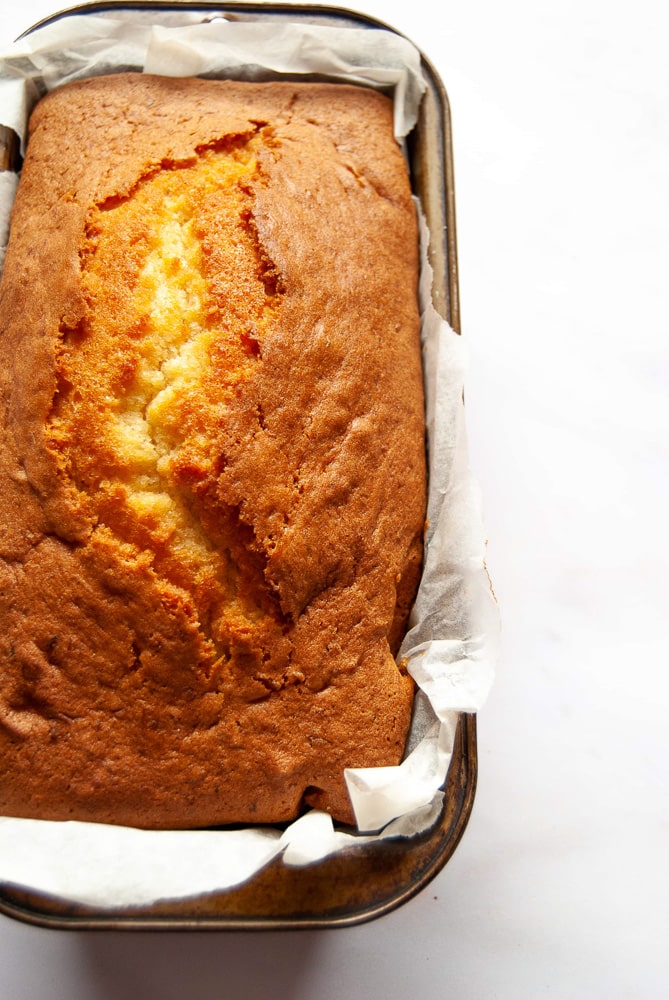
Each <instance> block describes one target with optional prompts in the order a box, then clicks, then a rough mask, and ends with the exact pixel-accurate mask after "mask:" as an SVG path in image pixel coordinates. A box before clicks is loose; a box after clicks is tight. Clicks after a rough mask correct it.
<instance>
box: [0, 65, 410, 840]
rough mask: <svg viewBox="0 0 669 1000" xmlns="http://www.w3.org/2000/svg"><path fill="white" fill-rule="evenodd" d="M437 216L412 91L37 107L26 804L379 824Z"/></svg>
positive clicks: (82, 88) (214, 93)
mask: <svg viewBox="0 0 669 1000" xmlns="http://www.w3.org/2000/svg"><path fill="white" fill-rule="evenodd" d="M416 281H417V237H416V226H415V218H414V211H413V207H412V203H411V198H410V188H409V183H408V178H407V174H406V169H405V166H404V162H403V159H402V157H401V154H400V151H399V149H398V147H397V145H396V144H395V142H394V139H393V138H392V109H391V105H390V102H389V101H387V99H386V98H384V97H381V96H380V95H378V94H376V93H374V92H372V91H369V90H364V89H361V88H354V87H348V86H341V85H321V84H313V85H310V84H306V85H295V84H292V83H277V84H271V85H265V84H238V83H232V82H218V81H216V82H214V81H203V80H181V79H163V78H157V77H149V76H143V75H135V74H121V75H118V76H115V77H102V78H97V79H92V80H88V81H85V82H82V83H77V84H71V85H68V86H66V87H63V88H61V89H60V90H57V91H55V92H54V93H53V94H51V95H50V96H49V97H48V98H46V99H44V100H43V101H42V102H40V104H39V105H38V106H37V108H36V110H35V112H34V114H33V118H32V121H31V136H30V141H29V145H28V154H27V158H26V162H25V165H24V171H23V176H22V179H21V185H20V192H19V196H18V198H17V201H16V205H15V209H14V213H13V217H12V228H11V236H10V245H9V248H8V251H7V257H6V263H5V271H4V274H3V279H2V284H1V285H0V335H1V336H2V346H3V357H4V358H5V359H6V361H5V367H4V369H3V371H2V375H1V379H0V419H2V425H3V433H2V445H1V447H0V556H1V557H2V560H1V561H0V814H5V815H29V816H37V817H42V818H54V819H64V818H78V819H87V820H95V821H103V822H114V823H125V824H132V825H139V826H146V827H165V826H167V827H189V826H193V827H194V826H208V825H215V824H224V823H247V822H262V823H265V822H280V821H284V820H288V819H290V818H292V817H294V816H295V815H296V814H297V813H298V812H299V810H300V808H302V806H303V805H304V804H305V803H307V804H310V805H315V806H318V807H319V808H324V809H327V810H328V811H330V812H331V813H332V814H333V815H334V816H336V817H337V818H339V819H341V820H343V821H345V822H347V821H351V819H352V815H351V811H350V805H349V802H348V798H347V795H346V791H345V786H344V782H343V769H344V767H347V766H348V767H356V766H375V765H385V764H390V763H396V762H397V761H398V760H399V759H400V757H401V754H402V750H403V746H404V740H405V736H406V730H407V726H408V720H409V715H410V707H411V698H412V684H411V681H410V679H409V678H408V677H407V676H406V675H405V674H404V673H403V672H402V671H401V670H400V669H398V667H397V666H396V664H395V661H394V659H393V656H394V653H395V652H396V650H397V646H398V643H399V640H400V637H401V635H402V632H403V630H404V627H405V621H406V616H407V614H408V609H409V606H410V603H411V601H412V599H413V594H414V592H415V588H416V584H417V579H418V574H419V570H420V559H421V551H422V525H423V518H424V496H425V466H424V443H423V436H424V426H423V401H422V379H421V368H420V350H419V343H418V314H417V304H416Z"/></svg>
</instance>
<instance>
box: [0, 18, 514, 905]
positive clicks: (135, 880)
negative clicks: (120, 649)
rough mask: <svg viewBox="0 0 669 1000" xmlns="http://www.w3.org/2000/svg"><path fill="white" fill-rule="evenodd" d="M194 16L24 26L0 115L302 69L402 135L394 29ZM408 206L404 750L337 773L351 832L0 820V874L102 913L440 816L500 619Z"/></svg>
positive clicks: (404, 123)
mask: <svg viewBox="0 0 669 1000" xmlns="http://www.w3.org/2000/svg"><path fill="white" fill-rule="evenodd" d="M204 16H205V15H203V13H202V12H196V11H187V10H184V11H178V12H173V13H170V14H165V15H163V16H162V17H160V16H159V15H158V13H157V12H135V15H134V17H133V16H131V12H130V13H129V12H124V15H123V18H122V19H120V18H119V16H118V15H115V14H114V13H113V12H112V13H107V14H100V15H85V16H84V15H77V16H69V17H67V18H63V19H62V20H59V21H57V22H55V23H54V24H51V25H48V26H46V27H44V28H42V29H40V30H38V31H36V32H33V33H31V34H30V36H29V37H28V38H27V39H25V40H23V41H20V42H18V43H15V44H14V45H12V46H9V47H8V48H6V49H5V50H0V123H2V124H5V125H9V126H10V127H12V128H14V130H15V131H16V132H17V133H18V134H19V135H20V136H21V139H22V143H25V135H26V124H27V118H28V115H29V113H30V110H31V109H32V107H33V106H34V104H35V102H36V101H37V100H38V99H39V97H40V96H41V95H42V94H44V93H45V92H46V91H48V90H50V89H52V88H53V87H56V86H59V85H60V84H62V83H64V82H67V81H69V80H72V79H76V78H79V77H85V76H91V75H99V74H101V73H108V72H114V71H118V70H119V69H129V68H130V69H139V70H143V71H145V72H151V73H159V74H163V75H172V76H180V75H212V76H225V75H228V76H233V77H236V78H242V79H258V78H260V79H270V78H273V77H277V76H281V75H285V74H288V75H290V76H293V77H297V78H299V77H301V76H303V75H314V74H315V75H317V76H319V77H321V78H323V77H324V78H329V79H345V80H347V81H348V82H357V83H363V84H369V85H372V86H377V87H380V88H382V89H384V90H386V91H388V92H391V93H392V94H393V98H394V107H395V132H396V135H397V138H398V140H399V141H400V142H401V141H402V140H403V139H404V137H405V136H406V135H407V134H408V132H409V131H410V130H411V128H412V127H413V125H414V123H415V121H416V116H417V112H418V106H419V103H420V98H421V95H422V93H423V90H424V86H425V85H424V81H423V77H422V72H421V68H420V56H419V53H418V52H417V51H416V49H415V48H414V47H413V46H412V45H411V44H410V43H409V42H408V41H406V40H405V39H404V38H402V37H400V36H397V35H395V34H394V33H393V32H390V31H384V30H382V29H378V30H377V29H367V28H348V27H345V28H339V27H330V26H321V25H306V24H304V23H301V22H300V21H296V22H294V23H293V22H291V23H286V22H283V21H282V22H281V23H280V24H277V23H276V22H271V21H268V22H267V23H264V22H257V21H254V22H236V21H232V22H228V21H226V20H225V19H224V18H222V17H217V18H215V19H214V20H203V17H204ZM158 20H159V23H154V21H156V22H157V21H158ZM14 193H15V181H14V178H13V177H10V175H7V174H1V173H0V267H1V266H2V257H3V255H4V251H3V249H2V248H3V247H4V245H5V241H6V235H7V229H8V217H9V209H10V206H11V202H12V200H13V197H14ZM417 208H418V211H419V215H420V216H421V242H422V248H423V254H422V257H423V266H422V272H421V285H420V301H421V313H422V319H423V326H422V336H423V345H424V362H425V365H424V367H425V385H426V400H427V404H426V405H427V424H428V460H429V474H430V479H429V484H430V485H429V496H428V531H427V538H426V552H425V567H424V572H423V578H422V582H421V586H420V590H419V593H418V597H417V600H416V604H415V607H414V610H413V612H412V616H411V619H410V628H409V631H408V634H407V635H406V637H405V640H404V643H403V645H402V649H401V650H400V653H399V656H400V657H404V658H406V660H407V662H408V668H409V671H410V673H411V674H412V676H413V677H414V679H415V680H416V683H417V685H418V693H417V695H416V701H415V709H414V719H413V724H412V730H411V733H410V738H409V743H408V752H407V756H406V758H405V760H404V761H403V763H402V764H400V765H399V767H385V768H365V769H355V770H349V771H347V772H346V780H347V784H348V788H349V793H350V796H351V800H352V802H353V806H354V809H355V814H356V817H357V823H358V831H359V832H358V833H355V834H352V833H350V832H344V831H343V830H337V829H335V828H334V826H333V823H332V820H331V819H330V817H329V816H328V815H326V814H324V813H321V812H317V811H312V812H310V813H308V814H307V815H306V816H303V817H301V818H300V819H299V820H297V821H296V822H295V823H293V824H291V825H290V826H289V827H288V829H287V830H286V831H285V832H282V831H280V830H274V829H267V828H249V829H247V830H241V831H240V830H235V831H229V830H223V831H165V832H154V831H150V832H149V831H142V830H134V829H128V828H123V827H115V826H106V825H103V824H86V823H76V822H70V823H52V822H46V821H33V820H20V819H12V818H7V817H0V883H2V882H5V883H12V884H15V885H20V886H24V887H27V888H31V889H36V890H39V891H43V892H46V893H49V894H51V895H54V896H56V897H59V898H62V899H65V900H69V901H72V902H77V903H83V904H88V905H92V906H95V907H96V908H99V909H104V908H117V907H126V906H141V905H146V904H149V903H152V902H154V901H156V900H158V899H175V898H182V897H188V896H195V895H200V894H202V893H206V892H212V891H216V890H220V889H224V888H227V887H231V886H233V885H236V884H239V883H240V882H242V881H244V880H246V879H247V878H249V877H250V876H251V875H252V874H253V873H254V872H256V871H258V870H259V869H260V868H262V867H263V866H264V865H265V864H267V863H268V862H269V861H270V860H271V859H272V858H274V857H275V856H277V855H278V854H281V855H282V857H283V861H284V863H285V864H289V865H304V864H310V863H313V862H315V861H317V860H319V859H321V858H323V857H325V856H327V855H328V854H331V853H333V852H336V851H339V850H342V849H343V848H345V847H347V846H349V845H350V844H351V843H366V842H369V841H371V840H374V839H377V838H387V837H410V836H413V835H415V834H416V833H418V832H422V831H424V830H426V829H429V828H430V826H432V825H433V824H434V823H435V822H436V820H437V819H438V817H439V813H440V808H441V802H442V797H443V795H442V792H441V791H440V789H441V786H442V785H443V782H444V780H445V778H446V775H447V772H448V766H449V763H450V759H451V754H452V750H453V740H454V735H455V729H456V725H457V721H458V715H459V713H460V712H477V711H478V710H479V709H480V708H481V707H482V706H483V704H484V701H485V699H486V696H487V694H488V691H489V689H490V686H491V684H492V682H493V676H494V664H495V660H496V656H497V641H498V629H499V626H498V617H497V609H496V605H495V601H494V598H493V595H492V593H491V589H490V585H489V580H488V576H487V572H486V569H485V562H484V559H485V534H484V530H483V526H482V520H481V513H480V498H479V492H478V489H477V486H476V483H475V481H474V479H473V477H472V475H471V473H470V470H469V465H468V459H467V445H466V432H465V419H464V407H463V383H464V378H465V369H466V358H465V345H464V343H463V340H462V338H461V337H460V336H458V335H457V334H455V333H454V332H453V331H452V330H451V329H450V327H449V326H448V324H446V323H445V322H444V321H443V320H442V319H441V317H440V316H439V315H438V313H437V312H436V310H435V309H434V307H433V305H432V302H431V295H430V289H431V277H432V275H431V271H430V267H429V264H428V263H427V255H426V252H425V251H426V246H427V239H428V234H427V230H426V227H425V224H424V222H423V220H422V214H421V213H420V206H419V205H418V206H417Z"/></svg>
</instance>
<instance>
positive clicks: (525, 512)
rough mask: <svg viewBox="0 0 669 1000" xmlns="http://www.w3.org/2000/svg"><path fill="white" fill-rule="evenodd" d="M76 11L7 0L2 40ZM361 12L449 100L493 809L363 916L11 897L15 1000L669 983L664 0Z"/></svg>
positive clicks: (6, 933)
mask: <svg viewBox="0 0 669 1000" xmlns="http://www.w3.org/2000/svg"><path fill="white" fill-rule="evenodd" d="M348 6H349V7H350V6H351V5H348ZM56 7H57V5H54V4H53V3H52V2H50V0H24V2H22V3H21V4H17V5H11V9H10V8H9V7H8V5H6V4H3V5H2V8H1V9H0V40H2V41H8V40H10V39H12V38H13V37H15V36H16V35H17V34H18V33H19V32H20V31H21V30H23V29H24V28H26V27H28V26H29V25H30V24H32V23H33V22H35V21H36V20H38V19H39V18H40V17H42V16H44V15H45V14H47V13H50V12H52V11H53V10H54V9H56ZM357 9H360V10H362V11H363V12H365V13H368V14H371V15H373V16H376V17H378V18H380V19H382V20H384V21H385V22H386V23H388V24H390V25H392V26H394V27H395V28H397V29H399V30H400V31H402V32H404V33H405V34H407V35H408V36H409V37H410V38H412V39H413V40H414V41H415V42H416V43H417V44H418V45H419V47H421V48H422V49H423V51H424V52H425V54H426V55H427V56H428V57H429V58H430V59H431V61H432V62H433V63H434V65H435V66H436V68H437V69H438V71H439V73H440V75H441V76H442V78H443V80H444V82H445V84H446V87H447V90H448V92H449V96H450V100H451V104H452V110H453V118H454V129H455V157H456V190H457V207H458V232H459V258H460V289H461V296H462V313H463V331H464V336H465V338H466V341H467V343H468V347H469V352H470V358H471V362H470V374H469V379H468V384H467V407H468V416H469V433H470V441H471V458H472V465H473V467H474V470H475V472H476V475H477V476H478V478H479V481H480V483H481V486H482V490H483V495H484V502H485V512H486V522H487V527H488V533H489V536H490V543H489V565H490V570H491V573H492V576H493V579H494V583H495V588H496V591H497V595H498V598H499V601H500V605H501V608H502V616H503V623H504V630H503V652H502V657H501V660H500V663H499V667H498V676H497V681H496V684H495V687H494V690H493V693H492V695H491V697H490V699H489V701H488V703H487V705H486V707H485V709H484V710H483V712H482V713H481V715H480V718H479V750H480V777H479V787H478V793H477V798H476V805H475V809H474V814H473V817H472V819H471V822H470V824H469V827H468V829H467V832H466V834H465V837H464V839H463V841H462V843H461V845H460V847H459V848H458V850H457V852H456V854H455V856H454V857H453V858H452V860H451V861H450V862H449V864H448V865H447V867H446V868H445V869H444V871H443V872H442V873H441V874H440V875H439V876H438V877H437V879H436V880H435V881H434V882H433V883H432V884H431V885H430V886H429V887H428V888H427V889H426V890H424V892H423V893H422V894H421V895H419V896H418V897H417V898H416V899H414V900H412V901H411V902H409V903H407V904H406V905H405V906H404V907H402V908H401V909H400V910H398V911H396V912H395V913H392V914H390V915H388V916H386V917H384V918H382V919H381V920H378V921H375V922H373V923H370V924H367V925H364V926H361V927H358V928H352V929H348V930H343V931H328V932H310V933H298V934H277V935H256V934H245V935H225V934H213V935H190V936H189V935H186V934H169V935H157V934H151V935H135V934H125V935H122V934H100V935H96V934H93V935H91V934H89V935H86V934H79V933H71V934H65V933H61V932H50V931H42V930H38V929H34V928H30V927H27V926H24V925H22V924H18V923H15V922H13V921H11V920H9V919H7V918H2V917H0V997H1V998H2V1000H4V998H5V997H7V998H8V1000H10V998H11V1000H43V998H44V1000H46V998H50V1000H52V998H53V1000H60V998H61V997H63V998H67V1000H84V998H85V1000H112V998H114V1000H116V998H120V997H126V996H127V997H129V998H134V997H137V998H140V997H141V998H142V1000H144V998H147V1000H149V998H154V997H156V998H160V1000H173V998H174V1000H177V998H182V997H183V996H186V995H187V996H190V997H193V998H195V1000H200V998H205V997H219V996H220V997H238V996H239V997H241V996H244V997H247V998H249V1000H253V998H256V997H258V998H264V997H267V998H270V997H271V998H273V1000H274V998H283V997H286V998H288V997H290V998H291V1000H340V998H341V1000H343V998H348V997H354V998H356V1000H358V998H362V1000H364V998H367V997H369V998H373V1000H376V998H389V1000H400V998H401V1000H404V998H405V997H406V996H408V995H412V996H417V997H422V998H425V1000H437V998H440V1000H441V998H444V997H448V998H454V1000H498V998H499V1000H525V998H527V1000H535V998H538V997H555V998H560V1000H563V998H569V1000H572V998H581V997H583V998H603V1000H604V998H606V1000H618V998H620V1000H623V998H625V1000H628V998H634V1000H636V998H643V1000H646V998H649V1000H650V998H653V1000H654V998H657V1000H660V998H664V997H666V996H667V995H669V955H668V951H669V949H668V948H667V944H666V939H667V936H668V932H669V859H668V844H669V807H668V799H669V795H668V791H669V788H668V786H669V780H668V778H669V752H668V740H667V736H666V722H665V718H666V711H667V706H668V701H669V699H668V697H667V695H668V693H669V685H668V683H667V679H666V678H667V667H668V666H669V655H668V650H667V637H666V627H665V621H666V616H667V607H668V606H669V600H668V599H669V588H668V585H667V576H666V568H667V556H668V544H667V541H668V540H667V527H666V525H667V520H666V509H667V506H668V503H669V483H668V479H669V461H668V459H669V455H668V450H669V449H668V445H667V441H668V439H669V426H668V425H669V405H668V404H667V393H668V390H669V329H668V322H667V315H668V313H669V309H668V306H669V302H668V301H667V300H668V294H667V290H666V289H667V278H666V272H667V269H668V265H669V245H668V244H669V198H668V196H667V177H668V176H669V70H668V69H667V56H666V39H667V32H668V29H669V8H667V6H666V5H665V4H664V3H663V2H662V0H656V2H649V0H639V2H638V3H636V4H635V5H630V4H628V3H622V2H620V0H614V2H608V3H604V2H600V0H584V2H581V3H576V2H568V0H562V2H561V3H559V4H558V3H549V4H538V3H536V2H530V0H527V2H521V0H507V2H506V3H497V2H493V0H451V2H450V3H448V4H446V5H444V7H443V9H442V10H441V11H440V12H438V11H437V10H436V9H435V8H434V5H433V4H432V3H428V2H427V0H413V2H412V3H410V4H402V3H399V2H398V0H385V2H382V0H369V2H368V3H365V4H364V5H360V7H359V8H357Z"/></svg>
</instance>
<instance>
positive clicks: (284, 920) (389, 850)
mask: <svg viewBox="0 0 669 1000" xmlns="http://www.w3.org/2000/svg"><path fill="white" fill-rule="evenodd" d="M184 8H187V9H188V10H189V12H194V11H195V12H200V11H201V12H202V17H203V19H209V18H212V17H215V16H217V15H219V16H224V17H225V18H226V19H229V20H233V19H238V20H246V21H258V20H263V21H268V20H271V21H274V22H277V24H278V23H281V22H285V21H295V20H296V19H299V20H300V21H302V20H303V21H305V22H306V23H309V24H326V25H335V26H340V27H356V28H368V29H369V28H384V29H386V30H389V31H393V29H392V28H390V27H389V26H388V25H386V24H383V23H381V22H379V21H377V20H374V19H372V18H369V17H366V16H365V15H362V14H360V13H357V12H353V11H346V10H343V9H339V8H329V7H321V6H300V5H299V4H273V3H257V4H254V3H234V2H233V3H223V4H214V3H190V2H189V3H184V2H175V3H163V2H139V3H134V4H128V3H119V2H114V0H112V2H108V3H89V4H85V5H82V6H77V7H72V8H69V9H68V10H65V11H62V12H61V13H58V14H54V15H53V16H52V17H49V18H47V19H46V20H44V21H42V22H40V24H38V25H34V26H33V27H32V28H30V29H29V30H28V31H27V32H25V34H26V35H29V34H30V33H31V32H32V31H34V30H35V29H36V28H38V27H41V26H42V25H44V24H47V23H50V22H52V21H56V20H60V19H61V18H66V17H68V16H70V15H73V14H78V15H81V14H84V15H85V14H93V13H101V12H110V13H112V12H113V13H114V16H116V17H124V16H126V17H128V19H129V20H132V19H133V18H138V17H139V18H144V19H145V18H146V17H147V16H148V15H150V14H153V15H155V18H156V20H159V19H160V16H161V13H163V12H174V11H176V10H182V9H184ZM421 62H422V71H423V75H424V79H425V83H426V87H427V89H426V92H425V95H424V98H423V101H422V105H421V111H420V118H419V122H418V125H417V127H416V128H415V129H414V131H413V132H412V134H411V135H410V137H409V141H408V156H409V162H410V172H411V177H412V184H413V188H414V192H415V194H416V195H417V196H418V197H419V198H420V200H421V203H422V206H423V210H424V212H425V215H426V218H427V222H428V227H429V230H430V234H431V245H430V250H429V253H430V258H431V263H432V266H433V270H434V287H433V297H434V303H435V306H436V308H437V310H438V311H439V313H440V314H441V315H442V316H443V318H444V319H446V320H447V321H448V322H449V323H450V325H451V326H452V327H453V329H454V330H456V331H457V332H460V312H459V300H458V275H457V255H456V231H455V198H454V185H453V155H452V142H451V119H450V110H449V104H448V98H447V95H446V91H445V89H444V86H443V84H442V82H441V80H440V79H439V77H438V75H437V74H436V72H435V71H434V69H433V67H432V66H431V65H430V63H429V62H428V61H427V60H426V59H425V58H424V57H422V58H421ZM8 131H9V130H7V129H4V130H3V135H2V136H1V137H0V138H2V151H3V154H4V161H3V163H2V164H0V166H1V167H2V168H4V169H11V168H12V166H15V167H16V166H18V155H17V149H16V148H15V147H16V143H15V142H13V140H12V137H11V136H9V135H8V134H5V133H8ZM476 777H477V744H476V719H475V716H474V715H467V714H462V715H461V716H460V719H459V723H458V728H457V734H456V739H455V745H454V751H453V756H452V761H451V766H450V770H449V774H448V778H447V781H446V786H445V797H444V807H443V811H442V813H441V816H440V819H439V821H438V823H437V824H436V826H434V827H433V828H432V829H431V830H430V831H429V832H427V833H424V834H422V835H419V836H416V837H414V838H412V839H405V840H394V841H393V840H384V841H381V842H379V843H375V844H371V845H370V844H366V845H360V846H359V847H356V846H354V847H352V848H349V849H347V850H346V851H344V852H342V853H340V854H337V855H334V856H332V857H330V858H326V859H325V860H323V861H320V862H316V863H314V864H312V865H309V866H306V867H301V868H291V867H288V866H286V865H284V864H283V863H282V861H281V859H280V858H278V859H276V860H275V861H273V862H272V863H270V864H269V865H268V866H267V867H265V868H264V869H263V870H262V871H260V872H259V873H258V874H257V875H256V876H254V877H253V878H252V879H251V880H249V881H248V882H246V883H244V884H242V885H240V886H237V887H236V888H232V889H228V890H226V891H223V892H213V893H211V894H207V895H205V896H200V897H197V898H193V899H187V900H179V901H169V902H164V903H156V904H154V905H152V906H150V907H144V908H141V909H132V910H128V909H124V910H107V909H105V910H93V909H89V908H86V907H81V906H74V905H70V904H66V903H63V902H62V901H60V900H56V899H52V898H49V897H46V896H44V895H40V894H37V893H35V892H27V891H25V890H22V889H18V888H16V887H13V886H9V885H4V886H0V912H2V913H4V914H6V915H7V916H10V917H14V918H16V919H19V920H22V921H24V922H27V923H30V924H36V925H39V926H43V927H51V928H56V929H75V930H86V929H108V930H160V929H164V930H277V929H279V930H286V929H299V928H302V929H313V928H327V927H341V926H350V925H354V924H359V923H362V922H364V921H368V920H371V919H373V918H376V917H379V916H381V915H383V914H385V913H387V912H389V911H391V910H393V909H395V908H396V907H398V906H400V905H401V904H403V903H404V902H406V901H407V900H409V899H410V898H411V897H413V896H414V895H416V894H417V893H418V892H419V891H420V890H421V889H423V888H424V887H425V886H426V885H427V884H428V883H429V882H430V881H431V879H432V878H434V876H435V875H437V874H438V873H439V872H440V871H441V870H442V869H443V867H444V865H445V864H446V862H447V861H448V860H449V858H450V857H451V855H452V854H453V852H454V850H455V848H456V846H457V844H458V842H459V841H460V838H461V836H462V834H463V832H464V830H465V827H466V825H467V822H468V820H469V817H470V814H471V810H472V806H473V802H474V794H475V788H476Z"/></svg>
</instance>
